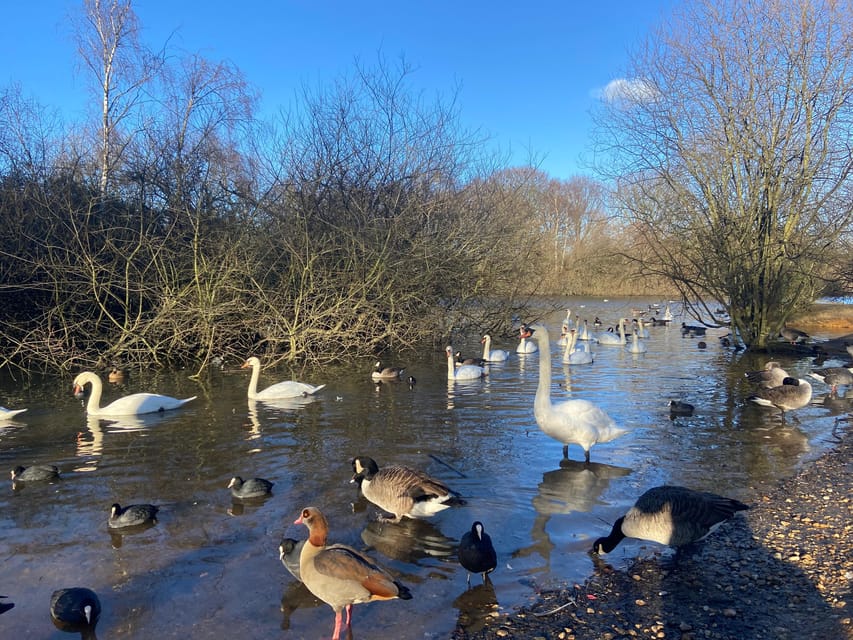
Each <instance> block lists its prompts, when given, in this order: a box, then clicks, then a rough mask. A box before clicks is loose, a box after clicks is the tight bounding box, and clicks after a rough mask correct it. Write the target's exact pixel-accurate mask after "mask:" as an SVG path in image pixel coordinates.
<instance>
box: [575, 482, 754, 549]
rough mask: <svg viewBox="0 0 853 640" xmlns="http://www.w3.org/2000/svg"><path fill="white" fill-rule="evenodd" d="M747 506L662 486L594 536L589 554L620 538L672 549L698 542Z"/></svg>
mask: <svg viewBox="0 0 853 640" xmlns="http://www.w3.org/2000/svg"><path fill="white" fill-rule="evenodd" d="M744 509H749V506H747V505H745V504H743V503H742V502H739V501H738V500H734V499H732V498H724V497H723V496H718V495H716V494H714V493H708V492H705V491H694V490H693V489H688V488H686V487H677V486H671V485H665V486H661V487H654V488H652V489H649V490H648V491H646V492H645V493H644V494H643V495H641V496H640V497H639V498H638V499H637V501H636V502H635V503H634V506H633V507H631V508H630V509H629V510H628V513H626V514H625V515H624V516H622V517H621V518H619V519H618V520H616V522H614V523H613V528H612V530H611V531H610V535H608V536H607V537H604V538H598V540H596V541H595V543H594V544H593V545H592V552H593V553H597V554H600V553H610V552H611V551H613V549H615V548H616V545H618V544H619V543H620V542H621V541H622V539H623V538H639V539H641V540H649V541H651V542H658V543H660V544H664V545H668V546H670V547H674V548H675V549H676V556H677V555H678V553H679V552H680V550H681V548H682V547H685V546H687V545H689V544H692V543H694V542H698V541H699V540H702V539H703V538H705V536H707V535H708V534H709V533H711V532H712V531H714V529H716V528H717V527H718V526H719V525H720V524H721V523H723V522H724V521H725V520H728V519H729V518H731V517H732V516H733V515H734V514H735V513H736V512H738V511H743V510H744Z"/></svg>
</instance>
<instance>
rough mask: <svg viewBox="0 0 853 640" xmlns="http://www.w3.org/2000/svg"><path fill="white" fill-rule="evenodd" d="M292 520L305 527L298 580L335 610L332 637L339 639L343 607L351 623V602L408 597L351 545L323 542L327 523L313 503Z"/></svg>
mask: <svg viewBox="0 0 853 640" xmlns="http://www.w3.org/2000/svg"><path fill="white" fill-rule="evenodd" d="M294 524H304V525H305V526H306V527H308V540H307V541H306V543H305V545H304V546H303V547H302V551H301V553H300V554H299V575H300V577H301V579H302V583H303V584H304V585H305V586H306V587H307V588H308V590H309V591H310V592H311V593H313V594H314V595H315V596H317V597H318V598H319V599H320V600H322V601H323V602H325V603H326V604H328V605H329V606H330V607H332V610H333V611H334V612H335V631H334V633H333V634H332V640H339V639H340V633H341V626H342V624H343V615H342V613H343V610H344V609H346V612H347V619H346V627H347V629H349V628H350V627H351V626H352V605H354V604H360V603H362V602H373V601H375V600H392V599H394V598H400V599H401V600H411V598H412V594H411V592H410V591H409V590H408V589H407V588H406V587H405V586H403V585H402V584H401V583H399V582H397V581H396V580H394V578H393V577H392V576H391V575H390V574H389V573H388V572H387V571H385V570H384V569H382V568H380V567H379V566H378V565H376V564H374V562H373V561H372V560H371V559H370V558H368V557H367V556H365V555H363V554H361V553H359V552H358V551H356V550H355V549H353V548H352V547H348V546H346V545H342V544H333V545H327V544H326V543H327V538H328V534H329V524H328V522H327V521H326V518H325V516H324V515H323V514H322V512H321V511H320V510H319V509H318V508H316V507H306V508H305V509H303V510H302V513H301V514H300V516H299V518H297V519H296V520H295V521H294Z"/></svg>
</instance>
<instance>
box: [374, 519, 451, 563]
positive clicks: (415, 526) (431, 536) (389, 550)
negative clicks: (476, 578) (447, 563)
mask: <svg viewBox="0 0 853 640" xmlns="http://www.w3.org/2000/svg"><path fill="white" fill-rule="evenodd" d="M361 539H362V541H364V543H365V544H366V545H368V546H369V547H371V548H373V549H376V550H377V551H378V552H379V553H381V554H382V555H384V556H385V557H387V558H393V559H394V560H400V561H401V562H407V563H409V564H418V561H420V560H422V559H424V558H438V559H442V558H448V557H450V556H452V555H453V554H454V553H455V552H456V549H455V547H456V543H455V542H454V541H453V540H452V539H450V538H448V537H447V536H445V535H444V534H443V533H441V531H439V529H438V527H436V526H435V525H434V524H432V523H431V522H427V521H426V520H413V519H411V518H404V519H403V520H401V521H400V522H397V523H393V522H370V523H368V525H367V526H366V527H365V528H364V530H362V532H361Z"/></svg>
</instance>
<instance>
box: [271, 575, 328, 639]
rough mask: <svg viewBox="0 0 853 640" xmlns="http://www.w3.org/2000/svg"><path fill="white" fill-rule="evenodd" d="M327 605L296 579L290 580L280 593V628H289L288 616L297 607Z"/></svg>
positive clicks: (311, 607)
mask: <svg viewBox="0 0 853 640" xmlns="http://www.w3.org/2000/svg"><path fill="white" fill-rule="evenodd" d="M315 607H324V608H326V610H328V608H327V607H328V605H327V604H326V603H324V602H323V601H322V600H320V599H319V598H317V596H315V595H314V594H313V593H311V592H310V591H308V587H306V586H305V585H304V584H302V583H301V582H299V581H297V580H291V581H290V582H288V583H287V586H286V587H285V588H284V593H283V594H281V605H280V611H281V628H282V629H284V630H288V629H290V618H291V616H292V615H293V613H294V612H295V611H296V610H297V609H313V608H315Z"/></svg>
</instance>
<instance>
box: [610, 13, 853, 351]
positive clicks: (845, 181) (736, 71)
mask: <svg viewBox="0 0 853 640" xmlns="http://www.w3.org/2000/svg"><path fill="white" fill-rule="evenodd" d="M851 61H853V15H851V5H850V3H847V2H835V1H834V0H818V1H814V0H777V1H771V2H767V1H766V0H722V1H721V2H719V1H717V0H700V1H698V2H696V3H690V4H688V5H685V7H684V8H683V10H681V12H680V13H676V14H674V16H673V17H672V19H671V20H670V21H668V22H667V23H665V24H663V25H661V27H660V28H659V29H658V30H657V31H656V32H655V33H654V34H653V35H652V36H651V37H650V38H649V39H648V41H647V43H646V45H645V47H644V48H643V49H642V50H640V51H638V52H637V53H636V54H635V55H634V57H633V60H632V68H631V72H630V74H629V79H627V80H623V81H621V82H618V83H613V84H612V85H611V86H610V87H608V91H607V92H605V96H604V97H605V100H604V101H603V102H602V109H601V111H600V112H599V113H598V115H597V123H598V125H599V126H598V130H597V138H596V142H597V144H598V149H597V151H598V152H599V153H600V154H602V155H601V156H600V157H601V158H602V159H603V160H604V161H605V162H603V163H602V170H605V171H606V173H607V174H608V175H610V176H611V177H613V178H615V179H617V180H618V182H619V189H618V191H617V194H616V196H617V199H616V201H617V202H618V203H619V205H620V206H621V208H622V211H623V213H624V214H625V215H626V216H627V217H628V218H629V220H630V221H631V222H632V223H633V224H634V225H635V227H634V228H635V230H636V232H637V234H638V235H639V237H640V238H641V239H642V242H643V244H644V250H645V251H646V253H645V254H643V255H642V258H641V259H642V264H643V266H644V268H645V269H646V270H647V271H648V272H650V273H655V274H659V275H662V276H665V277H666V278H668V279H669V280H671V281H672V282H673V283H674V284H675V285H676V286H677V287H678V288H679V290H680V291H681V293H682V295H683V296H684V297H685V299H687V300H688V301H699V302H698V303H696V304H697V305H698V306H696V307H694V312H695V313H696V314H697V315H700V314H701V315H702V316H703V317H704V318H710V321H711V322H715V321H718V322H721V323H722V322H726V319H725V318H724V317H717V316H716V314H715V309H716V308H717V306H719V305H720V304H721V305H723V307H724V308H725V310H726V311H727V312H728V315H729V317H730V321H731V326H732V328H733V329H734V331H735V334H736V336H737V337H738V338H739V339H740V340H741V341H742V342H743V343H745V344H746V345H747V346H749V347H752V348H763V347H765V346H766V344H767V342H768V338H770V337H772V336H775V335H777V334H778V331H779V329H780V327H782V326H783V324H784V323H785V321H786V320H787V318H788V317H789V316H790V314H791V313H794V312H796V311H798V310H799V309H801V308H802V307H803V306H804V305H807V304H810V303H811V302H812V301H813V300H814V298H815V297H816V295H818V294H819V292H820V290H821V288H822V286H823V285H824V282H825V280H824V277H825V276H826V275H827V273H828V271H827V265H826V262H825V252H826V250H827V248H828V247H829V246H830V245H831V244H832V243H833V242H834V240H835V239H836V238H837V237H838V235H839V233H840V232H842V231H843V230H845V229H846V228H847V227H848V225H849V224H850V222H851V220H853V199H851V198H850V186H851V185H850V173H851V169H853V156H851V153H850V147H849V141H850V134H851V122H853V74H851V67H850V65H851ZM703 302H705V303H707V304H705V306H704V308H702V303H703Z"/></svg>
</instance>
